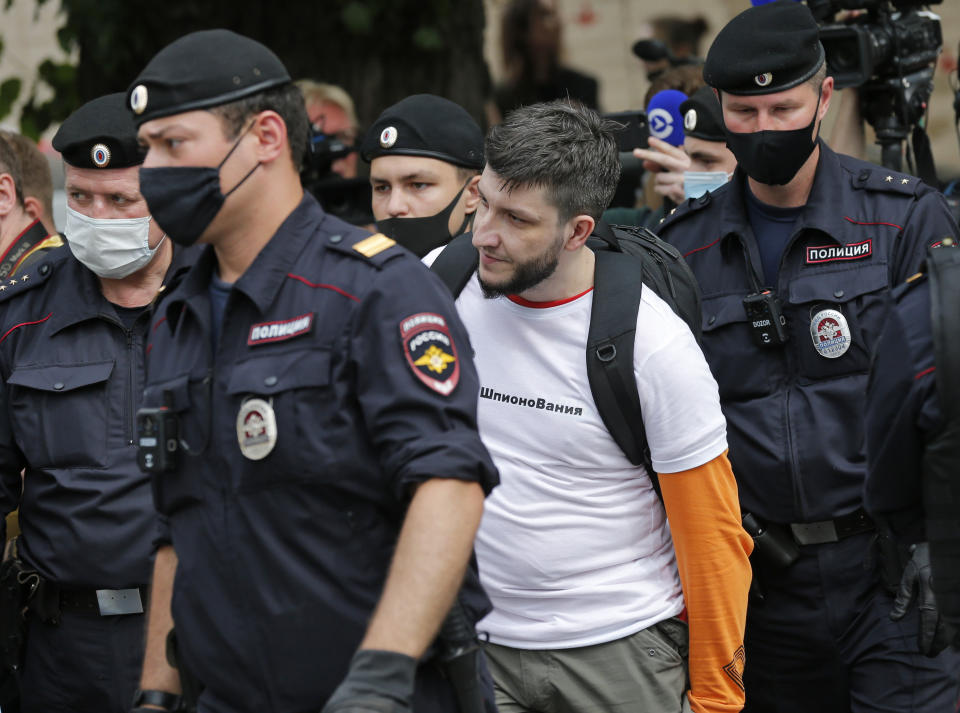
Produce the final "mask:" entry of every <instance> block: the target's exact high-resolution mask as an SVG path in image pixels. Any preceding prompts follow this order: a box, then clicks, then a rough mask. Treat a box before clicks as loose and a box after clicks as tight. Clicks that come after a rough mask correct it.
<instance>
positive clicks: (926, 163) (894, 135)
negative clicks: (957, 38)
mask: <svg viewBox="0 0 960 713" xmlns="http://www.w3.org/2000/svg"><path fill="white" fill-rule="evenodd" d="M941 2H942V0H927V1H925V2H921V1H919V0H808V3H807V5H808V7H809V8H810V11H811V12H812V13H813V16H814V17H815V18H816V20H817V22H818V23H819V24H820V41H821V42H822V44H823V47H824V50H825V52H826V56H827V69H828V72H829V74H830V75H831V76H832V77H833V78H834V81H835V86H836V88H838V89H843V88H846V87H856V88H857V89H858V92H859V100H860V101H859V103H860V114H861V116H862V117H863V118H864V119H865V120H866V121H867V123H869V124H870V125H871V126H872V127H873V128H874V130H875V132H876V135H877V143H878V144H880V147H881V152H882V153H881V156H882V162H883V165H884V166H886V167H888V168H891V169H894V170H900V168H901V160H902V154H903V151H902V144H903V141H904V140H906V139H908V137H909V139H910V144H911V146H912V154H913V155H912V161H911V163H910V169H911V172H915V173H916V174H917V175H919V176H920V177H921V178H922V179H923V180H924V181H925V182H927V183H929V184H930V185H932V186H936V185H938V183H937V179H936V173H935V169H934V165H933V154H932V152H931V150H930V141H929V138H928V137H927V134H926V130H925V122H924V117H925V115H926V113H927V107H928V104H929V101H930V95H931V93H932V91H933V75H934V71H935V69H936V63H937V57H938V56H939V54H940V51H941V49H942V46H943V36H942V32H941V27H940V17H939V16H938V15H936V14H934V13H933V12H931V11H930V10H929V9H926V6H929V5H938V4H940V3H941ZM854 10H859V11H860V12H857V13H855V14H853V16H851V17H849V18H847V19H846V20H845V21H837V19H836V16H837V14H838V13H841V12H843V11H854ZM908 159H910V157H909V156H908Z"/></svg>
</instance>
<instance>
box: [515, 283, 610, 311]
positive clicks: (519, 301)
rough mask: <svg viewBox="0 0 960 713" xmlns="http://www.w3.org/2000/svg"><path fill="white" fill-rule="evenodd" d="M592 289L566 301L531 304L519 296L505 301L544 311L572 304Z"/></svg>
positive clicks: (590, 288) (531, 302) (589, 288)
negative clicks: (548, 308)
mask: <svg viewBox="0 0 960 713" xmlns="http://www.w3.org/2000/svg"><path fill="white" fill-rule="evenodd" d="M592 289H593V287H588V288H587V289H585V290H584V291H583V292H581V293H580V294H579V295H574V296H573V297H567V298H566V299H563V300H552V301H550V302H533V301H531V300H525V299H523V297H521V296H520V295H507V299H508V300H510V301H511V302H513V303H514V304H518V305H520V306H521V307H532V308H533V309H546V308H547V307H559V306H560V305H565V304H567V303H568V302H573V301H574V300H578V299H580V298H581V297H583V296H584V295H585V294H587V293H588V292H590V290H592Z"/></svg>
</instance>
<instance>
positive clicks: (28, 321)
mask: <svg viewBox="0 0 960 713" xmlns="http://www.w3.org/2000/svg"><path fill="white" fill-rule="evenodd" d="M148 326H149V319H148V318H147V315H146V313H144V314H142V315H141V317H140V318H139V319H138V320H137V321H135V322H134V323H133V325H132V326H131V327H127V326H125V324H124V321H123V320H122V319H121V317H120V316H119V315H118V313H117V309H116V308H115V307H114V306H113V305H112V304H110V303H109V302H108V301H107V300H106V299H105V298H104V297H103V295H102V293H101V291H100V283H99V281H98V279H97V277H96V275H94V274H93V273H92V272H90V270H88V269H87V268H85V267H83V265H81V264H80V263H79V262H77V260H76V259H75V258H74V257H73V255H72V254H71V253H70V250H69V248H67V247H63V248H60V249H58V250H55V251H52V252H50V253H47V255H46V256H44V257H43V258H42V259H41V260H39V261H38V262H37V263H36V264H34V265H33V266H31V267H30V268H29V269H26V270H24V271H23V272H21V273H19V274H18V275H17V276H16V277H15V278H13V279H8V280H4V281H3V283H2V285H0V376H2V381H3V386H0V400H2V406H0V480H2V482H0V510H2V513H3V514H6V513H7V512H10V511H11V510H13V509H14V508H16V507H17V506H18V505H19V506H20V529H21V531H22V536H21V538H20V552H21V554H22V556H23V559H24V560H25V561H26V562H27V563H28V564H29V565H31V566H33V567H35V568H36V569H37V570H38V571H39V572H40V573H41V574H42V575H43V576H45V577H47V578H48V579H51V580H53V581H55V582H57V583H58V584H60V585H62V586H65V587H75V588H81V587H82V588H103V589H119V588H126V587H132V586H138V585H144V584H146V583H148V582H149V581H150V566H151V565H150V562H151V555H152V552H153V537H154V533H155V529H156V512H155V510H154V508H153V502H152V498H151V493H150V487H149V479H148V478H147V476H146V475H144V474H143V473H141V472H140V470H139V468H138V467H137V462H136V447H135V445H134V441H135V438H134V436H135V431H134V429H135V423H134V419H135V415H136V411H137V408H138V407H139V402H140V395H141V393H142V390H143V385H144V383H143V374H144V344H145V336H146V333H147V329H148ZM23 468H26V473H25V475H24V478H23V496H22V498H21V495H20V483H21V479H20V471H21V469H23Z"/></svg>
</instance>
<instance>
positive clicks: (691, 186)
mask: <svg viewBox="0 0 960 713" xmlns="http://www.w3.org/2000/svg"><path fill="white" fill-rule="evenodd" d="M731 176H733V174H732V173H727V172H726V171H684V172H683V195H684V196H685V197H687V198H699V197H700V196H702V195H703V194H704V193H706V192H707V191H715V190H717V189H718V188H719V187H720V186H722V185H723V184H724V183H726V182H727V181H729V180H730V177H731Z"/></svg>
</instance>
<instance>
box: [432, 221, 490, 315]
mask: <svg viewBox="0 0 960 713" xmlns="http://www.w3.org/2000/svg"><path fill="white" fill-rule="evenodd" d="M472 240H473V233H464V234H462V235H458V236H457V237H455V238H454V239H453V240H451V241H450V242H449V243H447V246H446V247H445V248H444V249H443V250H442V251H441V253H440V254H439V255H437V259H436V260H434V261H433V264H432V265H431V266H430V269H431V270H433V271H434V272H435V273H437V275H439V277H440V279H441V280H443V283H444V284H445V285H446V286H447V289H448V290H450V294H451V295H453V298H454V299H456V298H457V297H458V296H459V295H460V293H461V292H462V291H463V288H464V287H466V284H467V283H468V282H469V281H470V278H471V277H472V276H473V273H474V272H476V270H477V265H478V264H479V262H480V255H479V253H478V252H477V249H476V248H475V247H473V243H472V242H471V241H472Z"/></svg>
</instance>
